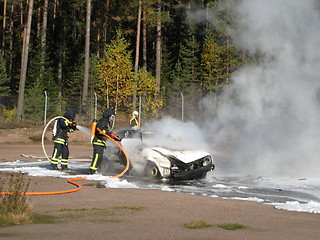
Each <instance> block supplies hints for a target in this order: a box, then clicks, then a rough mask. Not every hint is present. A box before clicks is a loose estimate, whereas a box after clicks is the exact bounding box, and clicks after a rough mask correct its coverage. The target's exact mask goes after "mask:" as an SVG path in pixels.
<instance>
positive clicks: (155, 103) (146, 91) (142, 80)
mask: <svg viewBox="0 0 320 240" xmlns="http://www.w3.org/2000/svg"><path fill="white" fill-rule="evenodd" d="M136 81H137V95H140V96H142V98H143V108H144V111H145V112H144V115H145V116H149V117H152V116H155V115H156V111H157V109H159V108H161V107H162V105H163V101H162V98H161V97H159V98H157V99H156V100H155V99H154V96H155V93H156V78H155V77H154V76H152V74H151V73H149V72H147V71H145V70H143V69H140V70H139V72H138V74H137V76H136Z"/></svg>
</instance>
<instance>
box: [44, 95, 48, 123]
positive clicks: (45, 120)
mask: <svg viewBox="0 0 320 240" xmlns="http://www.w3.org/2000/svg"><path fill="white" fill-rule="evenodd" d="M47 104H48V94H47V91H44V119H43V125H44V126H45V125H46V122H47Z"/></svg>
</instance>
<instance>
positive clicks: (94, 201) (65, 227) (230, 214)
mask: <svg viewBox="0 0 320 240" xmlns="http://www.w3.org/2000/svg"><path fill="white" fill-rule="evenodd" d="M26 131H29V130H26ZM20 133H21V131H20ZM6 134H9V133H7V132H6V133H5V132H4V131H3V130H0V161H13V160H17V159H19V160H28V159H29V158H27V157H23V156H21V154H23V155H24V156H31V155H32V156H43V155H44V154H43V152H42V147H41V144H40V143H34V142H32V141H31V142H30V141H29V140H28V139H25V136H26V135H25V134H22V135H24V136H21V138H20V141H13V142H12V139H19V137H17V136H15V138H13V137H12V138H8V135H6ZM32 134H34V135H37V134H35V133H34V132H32V131H31V132H30V135H32ZM40 135H41V134H40ZM10 139H11V140H10ZM79 139H80V140H81V138H80V136H78V137H76V138H74V140H72V139H70V157H73V158H83V157H88V156H89V155H90V154H91V151H92V149H91V146H90V144H86V143H85V141H84V142H81V141H79ZM17 143H19V144H17ZM50 147H51V145H50V142H49V141H48V145H46V148H48V149H50ZM50 151H51V150H50ZM50 151H49V152H50ZM50 155H51V152H50ZM1 176H3V175H1V174H0V177H1ZM29 178H30V179H31V182H30V183H31V185H30V187H29V191H33V192H48V191H50V192H51V191H65V190H69V189H75V188H76V187H75V186H73V185H71V184H69V183H68V182H67V180H66V179H61V178H53V177H29ZM75 182H77V183H78V184H80V185H81V186H82V189H81V190H79V191H76V192H73V193H67V194H58V195H39V196H29V197H28V198H29V199H30V204H31V205H32V208H33V211H34V212H36V213H38V214H43V215H49V216H52V217H55V218H54V223H50V224H49V223H48V224H26V225H19V226H11V227H5V228H0V239H11V240H15V239H33V240H40V239H41V240H43V239H68V240H69V239H80V240H81V239H86V240H87V239H121V240H122V239H132V240H138V239H139V240H141V239H148V240H149V239H156V240H164V239H167V240H169V239H174V240H180V239H181V240H182V239H183V240H189V239H190V240H191V239H194V240H198V239H217V240H219V239H252V240H262V239H265V240H270V239H277V240H278V239H284V240H287V239H292V240H306V239H320V228H319V223H320V214H311V213H299V212H290V211H284V210H277V209H274V208H273V207H272V206H268V205H263V204H259V203H255V202H249V201H241V200H226V199H219V198H211V197H205V196H195V195H190V194H183V193H175V192H165V191H159V190H142V189H114V188H112V189H110V188H99V187H98V186H99V185H98V182H93V181H88V180H79V181H75ZM198 220H203V221H205V222H207V223H209V224H211V225H212V226H211V227H209V228H205V229H187V228H185V227H184V224H185V223H188V222H193V221H198ZM223 223H239V224H243V225H245V226H246V227H245V228H244V229H238V230H224V229H221V228H219V227H218V226H217V225H218V224H223Z"/></svg>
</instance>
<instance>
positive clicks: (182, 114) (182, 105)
mask: <svg viewBox="0 0 320 240" xmlns="http://www.w3.org/2000/svg"><path fill="white" fill-rule="evenodd" d="M180 94H181V121H182V122H183V120H184V97H183V94H182V93H180Z"/></svg>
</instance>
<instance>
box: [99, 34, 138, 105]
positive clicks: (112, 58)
mask: <svg viewBox="0 0 320 240" xmlns="http://www.w3.org/2000/svg"><path fill="white" fill-rule="evenodd" d="M128 47H129V43H128V42H127V41H126V40H125V38H124V37H123V35H122V31H121V30H118V31H117V36H116V38H115V39H114V40H112V41H111V44H109V45H107V46H106V51H105V53H104V57H103V58H102V59H101V60H100V63H99V64H98V66H97V68H98V73H99V80H100V81H99V82H98V83H97V88H98V95H99V99H101V100H102V102H104V103H105V107H107V104H108V103H109V102H110V103H111V106H110V107H114V108H117V107H122V108H125V109H126V108H127V109H128V108H130V106H131V105H132V103H131V97H132V93H133V88H134V82H133V71H132V69H133V66H132V61H131V51H129V50H128Z"/></svg>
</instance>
